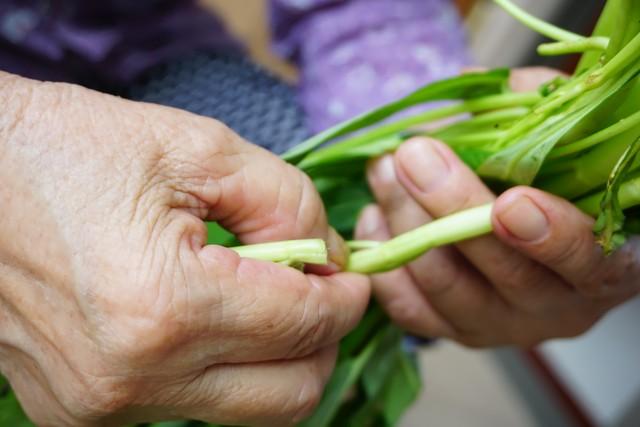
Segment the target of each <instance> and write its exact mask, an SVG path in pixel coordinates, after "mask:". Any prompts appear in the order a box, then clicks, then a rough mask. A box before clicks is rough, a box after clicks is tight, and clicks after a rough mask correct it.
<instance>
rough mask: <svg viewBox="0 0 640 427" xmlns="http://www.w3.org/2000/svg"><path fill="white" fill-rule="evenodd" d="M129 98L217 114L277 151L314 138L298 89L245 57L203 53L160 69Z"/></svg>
mask: <svg viewBox="0 0 640 427" xmlns="http://www.w3.org/2000/svg"><path fill="white" fill-rule="evenodd" d="M125 96H128V97H129V98H131V99H134V100H139V101H145V102H153V103H156V104H162V105H168V106H172V107H176V108H182V109H185V110H188V111H191V112H193V113H196V114H201V115H204V116H209V117H213V118H216V119H218V120H220V121H221V122H223V123H225V124H226V125H227V126H229V127H231V128H232V129H233V130H235V131H236V132H237V133H238V134H240V135H241V136H243V137H244V138H245V139H247V140H249V141H251V142H253V143H255V144H258V145H260V146H262V147H265V148H267V149H269V150H271V151H273V152H275V153H282V152H284V151H286V150H287V149H288V148H290V147H292V146H293V145H295V144H297V143H299V142H301V141H303V140H304V139H305V138H307V137H308V136H309V135H308V131H307V128H306V126H305V121H304V114H303V112H302V110H301V109H300V106H299V105H298V103H297V102H296V97H295V91H294V90H293V88H291V87H290V86H288V85H287V84H285V83H283V82H282V81H280V80H278V79H277V78H275V77H273V76H271V75H270V74H268V73H267V72H266V71H264V70H263V69H261V68H260V67H258V66H256V65H255V64H253V63H251V62H250V61H249V60H247V59H245V58H243V57H242V56H240V55H232V54H213V53H199V54H195V55H192V56H190V57H187V58H185V59H182V60H180V61H175V62H172V63H169V64H166V65H163V66H160V67H157V68H156V69H154V70H152V71H151V72H150V73H149V74H148V76H147V77H146V78H145V79H144V80H143V81H142V82H141V83H139V84H137V85H136V86H134V87H132V88H130V89H129V90H128V93H126V94H125Z"/></svg>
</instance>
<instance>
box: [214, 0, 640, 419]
mask: <svg viewBox="0 0 640 427" xmlns="http://www.w3.org/2000/svg"><path fill="white" fill-rule="evenodd" d="M203 1H204V3H205V4H206V5H207V6H208V7H211V8H213V9H214V10H215V11H216V12H217V13H218V14H219V15H221V16H223V17H224V19H225V21H226V23H227V25H228V26H229V29H230V30H231V32H232V33H233V34H234V35H236V36H237V37H238V38H240V39H242V40H243V41H244V42H245V43H246V44H247V46H248V48H249V51H250V54H251V56H252V57H253V59H254V60H255V61H256V62H258V63H260V64H261V65H263V66H264V67H266V68H267V69H269V70H270V71H272V72H273V73H275V74H276V75H278V76H280V77H281V78H283V79H285V80H286V81H289V82H295V80H296V78H297V73H296V70H295V68H294V67H293V66H291V65H290V64H288V63H286V62H285V61H283V60H281V59H279V58H277V57H276V56H275V55H274V54H272V53H271V52H270V48H269V47H270V37H269V30H268V25H267V20H266V4H265V1H264V0H242V1H229V0H203ZM456 3H457V4H458V7H459V9H460V11H461V13H462V14H463V15H464V18H465V21H466V24H467V31H468V40H469V44H470V50H471V55H472V58H473V61H474V62H475V63H477V64H478V65H480V66H486V67H497V66H509V67H515V66H520V65H546V66H552V67H556V68H560V69H563V70H566V71H571V70H572V68H573V66H574V65H575V58H571V57H569V58H567V57H561V58H540V57H538V56H536V55H535V46H536V45H537V44H538V43H540V42H541V41H542V39H541V38H540V37H539V36H537V35H536V34H534V33H532V32H531V31H530V30H528V29H527V28H524V27H522V26H521V25H520V24H519V23H518V22H516V21H515V20H513V19H512V18H511V17H509V16H507V15H506V14H505V13H504V12H502V11H501V10H498V9H497V8H496V7H495V6H494V5H493V3H492V2H490V1H488V0H456ZM516 3H517V4H519V5H521V6H523V7H525V8H526V9H527V10H528V11H530V12H532V13H533V14H535V15H537V16H539V17H541V18H543V19H545V20H548V21H550V22H554V23H556V24H559V25H561V26H563V27H565V28H568V29H571V30H573V31H575V32H578V33H585V34H586V33H589V32H590V31H591V30H592V29H593V26H594V24H595V22H596V19H597V16H598V15H599V13H600V12H601V10H602V7H603V5H604V0H519V1H517V2H516ZM507 40H508V43H507ZM638 325H640V299H636V300H634V301H631V302H629V303H627V304H626V305H624V306H622V307H620V308H618V309H617V310H615V311H614V312H612V313H610V314H609V315H608V316H607V317H606V318H605V319H603V320H602V321H601V322H600V323H599V324H598V325H597V326H596V327H595V328H594V329H592V330H591V331H590V332H589V333H587V334H586V335H584V336H582V337H580V338H577V339H571V340H559V341H553V342H549V343H546V344H544V345H542V346H540V347H539V348H537V349H535V350H532V351H522V350H518V349H513V348H502V349H497V350H487V351H474V350H469V349H465V348H462V347H460V346H458V345H456V344H453V343H449V342H438V343H436V344H434V345H433V346H431V347H428V348H426V349H424V350H422V351H421V353H420V359H421V362H422V369H423V372H424V381H425V390H424V393H423V395H422V397H421V399H420V400H419V402H418V403H417V404H416V405H415V406H414V407H413V409H412V410H411V411H410V412H409V414H408V415H407V416H406V418H405V420H404V422H403V424H402V427H419V426H426V425H430V426H439V427H449V426H475V427H483V426H487V427H499V426H523V427H528V426H532V427H533V426H545V427H574V426H585V427H587V426H598V427H637V426H640V336H639V334H638V329H637V327H638Z"/></svg>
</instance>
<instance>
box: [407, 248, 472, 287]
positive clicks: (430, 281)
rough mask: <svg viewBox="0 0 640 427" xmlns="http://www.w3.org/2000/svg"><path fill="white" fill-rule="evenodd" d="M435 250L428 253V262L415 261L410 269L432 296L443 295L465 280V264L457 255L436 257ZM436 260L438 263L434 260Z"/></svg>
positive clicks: (421, 285) (420, 284)
mask: <svg viewBox="0 0 640 427" xmlns="http://www.w3.org/2000/svg"><path fill="white" fill-rule="evenodd" d="M435 254H436V253H435V252H432V253H431V254H427V255H426V256H427V257H431V259H430V258H425V260H426V262H420V261H418V262H414V263H411V264H409V270H410V271H411V273H412V275H413V276H414V277H415V278H416V279H417V281H418V284H419V286H420V288H421V289H422V290H423V291H425V292H426V293H428V294H429V295H432V296H437V295H442V294H444V293H446V292H448V291H450V290H451V289H452V288H453V287H454V286H456V284H458V283H461V282H462V281H463V280H464V274H465V273H464V272H465V268H464V265H463V264H462V263H461V261H460V259H459V258H458V257H456V256H450V257H448V259H445V260H441V261H442V262H437V261H440V260H437V259H434V258H433V257H434V256H435ZM433 261H436V262H437V265H435V264H436V263H435V262H433Z"/></svg>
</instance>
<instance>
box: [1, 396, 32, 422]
mask: <svg viewBox="0 0 640 427" xmlns="http://www.w3.org/2000/svg"><path fill="white" fill-rule="evenodd" d="M33 425H34V424H33V423H32V422H31V421H29V419H28V418H27V416H26V415H25V413H24V412H23V411H22V407H21V406H20V403H19V402H18V399H16V396H15V395H14V394H13V393H11V392H10V393H9V394H7V395H6V396H4V397H3V398H2V399H0V426H11V427H33Z"/></svg>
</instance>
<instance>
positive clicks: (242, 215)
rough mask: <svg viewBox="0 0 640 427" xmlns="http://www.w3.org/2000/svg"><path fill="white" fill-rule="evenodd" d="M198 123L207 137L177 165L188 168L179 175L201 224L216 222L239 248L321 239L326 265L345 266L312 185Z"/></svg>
mask: <svg viewBox="0 0 640 427" xmlns="http://www.w3.org/2000/svg"><path fill="white" fill-rule="evenodd" d="M202 121H203V122H205V123H204V125H205V129H206V131H205V132H206V133H207V134H208V136H207V137H206V138H201V139H197V140H196V141H195V142H193V143H189V144H182V146H181V147H180V148H179V151H181V152H182V154H181V156H185V157H186V159H184V161H183V162H182V164H188V165H189V164H190V165H191V166H188V167H186V168H183V170H182V172H181V173H182V174H183V175H184V178H185V181H186V182H188V183H190V184H189V191H188V192H189V193H191V194H193V195H194V196H196V197H197V199H199V200H200V201H202V202H204V204H205V205H206V209H205V210H206V212H204V213H203V215H202V216H203V219H207V220H212V221H217V222H219V223H220V224H221V225H222V226H223V227H225V228H226V229H227V230H229V231H231V232H232V233H234V234H235V235H236V236H237V237H238V238H239V239H240V240H241V241H242V242H244V243H259V242H268V241H279V240H289V239H305V238H320V239H323V240H324V241H325V242H326V243H327V247H328V249H329V259H330V261H331V262H332V263H333V264H335V266H336V268H339V267H342V266H344V265H345V264H346V258H347V253H348V252H347V250H346V246H345V243H344V241H343V240H342V238H341V237H340V236H339V235H338V234H337V233H336V231H335V230H333V229H332V228H331V227H330V226H329V225H328V222H327V216H326V213H325V210H324V206H323V204H322V200H321V198H320V195H319V194H318V193H317V191H316V189H315V187H314V185H313V183H312V182H311V179H309V177H308V176H306V175H305V174H304V173H302V172H301V171H300V170H298V169H297V168H295V167H294V166H292V165H290V164H288V163H286V162H284V161H283V160H281V159H280V158H278V157H277V156H275V155H274V154H272V153H270V152H268V151H266V150H264V149H262V148H260V147H257V146H255V145H252V144H249V143H248V142H246V141H244V140H243V139H242V138H240V137H239V136H238V135H236V134H235V133H234V132H233V131H231V130H230V129H228V128H227V127H225V126H224V125H221V124H219V123H217V122H215V121H213V120H209V119H204V118H203V119H202ZM212 140H213V143H212ZM194 162H195V163H194Z"/></svg>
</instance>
